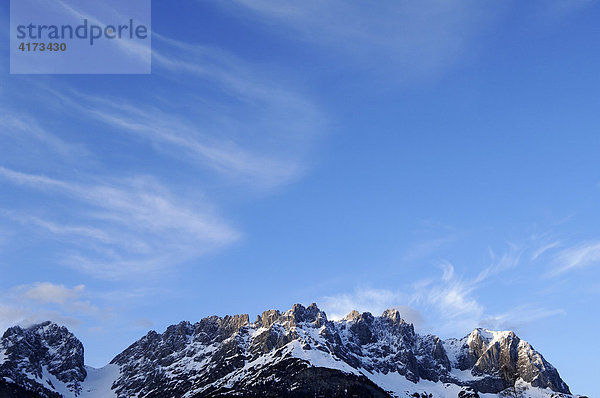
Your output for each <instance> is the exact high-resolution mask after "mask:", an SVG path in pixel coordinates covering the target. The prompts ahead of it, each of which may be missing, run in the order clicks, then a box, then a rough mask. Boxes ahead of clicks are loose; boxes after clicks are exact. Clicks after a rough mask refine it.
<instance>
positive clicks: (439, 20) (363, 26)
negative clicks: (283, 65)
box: [219, 0, 501, 82]
mask: <svg viewBox="0 0 600 398" xmlns="http://www.w3.org/2000/svg"><path fill="white" fill-rule="evenodd" d="M219 4H220V5H221V6H223V7H225V8H226V9H228V10H230V11H231V12H232V13H234V14H241V15H244V16H246V14H247V12H248V11H250V12H251V14H250V15H253V16H254V17H255V18H257V19H259V20H260V21H264V22H266V25H267V26H273V27H276V28H277V29H278V33H279V32H280V31H281V29H287V31H288V33H289V34H290V36H291V37H295V38H301V39H303V40H306V41H309V42H311V43H316V44H319V45H322V46H325V47H327V48H328V49H329V50H331V51H334V52H336V53H338V54H343V55H345V56H349V57H351V58H352V59H353V61H352V63H353V64H354V65H362V66H366V67H368V68H369V69H372V70H376V71H380V72H382V71H383V72H384V73H385V74H386V75H387V76H388V79H386V81H388V82H389V81H393V80H396V81H399V80H405V81H406V80H409V79H412V78H414V77H415V76H423V75H427V76H430V75H432V74H438V73H440V72H442V71H444V70H445V69H446V68H448V67H450V66H453V65H454V64H455V63H457V62H458V60H459V59H460V57H461V56H462V55H463V54H464V52H465V51H466V46H467V43H468V42H469V41H470V40H472V38H473V36H475V34H476V33H478V32H479V31H480V30H481V29H483V28H484V27H485V26H486V25H489V20H490V19H492V18H493V15H497V13H498V12H499V10H500V9H501V7H499V6H494V7H490V5H485V4H482V3H480V2H444V1H438V0H433V1H424V2H422V1H421V2H398V1H383V2H380V3H379V4H378V5H377V7H369V6H368V4H366V3H365V2H361V1H358V2H344V1H341V0H340V1H338V0H334V1H328V2H322V1H316V0H308V1H303V2H292V1H278V2H272V1H268V0H237V1H236V2H235V4H236V6H234V5H231V4H229V3H227V4H224V3H219ZM365 6H367V7H365ZM240 9H241V10H243V11H246V13H244V14H242V13H241V10H240ZM284 31H285V30H284Z"/></svg>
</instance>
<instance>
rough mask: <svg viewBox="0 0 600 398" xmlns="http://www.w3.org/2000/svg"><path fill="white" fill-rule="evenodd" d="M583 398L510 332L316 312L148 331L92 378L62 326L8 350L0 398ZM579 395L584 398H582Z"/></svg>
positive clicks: (42, 328) (13, 337)
mask: <svg viewBox="0 0 600 398" xmlns="http://www.w3.org/2000/svg"><path fill="white" fill-rule="evenodd" d="M226 396H237V397H413V398H417V397H418V398H434V397H444V398H445V397H452V398H454V397H456V398H478V397H481V398H490V397H531V398H571V397H575V396H574V395H572V394H571V391H570V389H569V387H568V386H567V384H566V383H565V382H564V381H563V380H562V379H561V377H560V375H559V373H558V371H557V370H556V369H555V368H554V367H553V366H552V365H551V364H550V363H548V362H547V361H546V360H545V359H544V357H543V356H542V355H541V354H540V353H539V352H537V351H536V350H535V349H534V348H533V347H532V346H531V345H530V344H529V343H527V342H526V341H524V340H521V339H520V338H519V337H518V336H516V335H515V333H513V332H511V331H500V332H498V331H490V330H487V329H475V330H474V331H473V332H471V333H470V334H469V335H467V336H465V337H463V338H461V339H447V340H442V339H440V338H439V337H437V336H435V335H420V334H418V333H416V332H415V329H414V326H413V325H412V324H410V323H407V322H405V321H404V320H403V319H402V317H401V315H400V313H399V312H398V311H397V310H394V309H390V310H386V311H384V312H383V314H382V315H381V316H374V315H372V314H371V313H368V312H364V313H359V312H357V311H352V312H351V313H350V314H348V315H347V316H346V317H345V318H343V319H341V320H337V321H333V320H328V319H327V316H326V314H325V312H323V311H321V310H320V309H319V308H318V307H317V305H316V304H311V305H309V306H308V307H304V306H302V305H300V304H296V305H294V306H293V308H292V309H290V310H288V311H285V312H280V311H277V310H269V311H265V312H263V313H262V314H261V315H259V316H258V317H257V319H256V320H255V321H254V322H251V321H250V319H249V316H248V315H234V316H225V317H217V316H211V317H207V318H204V319H202V320H201V321H199V322H197V323H190V322H181V323H179V324H177V325H172V326H169V327H168V328H167V329H166V331H164V332H163V333H162V334H159V333H157V332H155V331H150V332H149V333H148V334H146V335H145V336H144V337H142V338H141V339H139V340H138V341H136V342H135V343H133V344H132V345H131V346H129V347H128V348H127V349H126V350H125V351H123V352H121V353H120V354H118V355H117V356H116V357H115V358H114V359H113V360H112V361H111V362H110V363H109V364H108V365H106V366H104V367H102V368H99V369H96V368H92V367H89V366H86V365H85V364H84V347H83V345H82V343H81V342H80V341H79V340H78V339H77V338H76V337H75V336H74V335H73V334H72V333H71V332H70V331H69V330H68V329H67V328H65V327H64V326H59V325H57V324H55V323H52V322H44V323H40V324H37V325H33V326H30V327H27V328H23V327H20V326H14V327H11V328H9V329H8V330H6V332H5V333H4V334H3V336H2V338H1V340H0V398H33V397H36V398H38V397H45V398H59V397H65V398H74V397H82V398H84V397H85V398H131V397H138V398H142V397H145V398H201V397H226ZM577 397H581V398H583V397H582V396H577Z"/></svg>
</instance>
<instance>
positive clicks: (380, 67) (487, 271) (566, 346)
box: [0, 0, 600, 396]
mask: <svg viewBox="0 0 600 398" xmlns="http://www.w3.org/2000/svg"><path fill="white" fill-rule="evenodd" d="M430 3H434V4H430ZM152 13H153V26H152V28H153V40H152V45H153V59H152V62H153V64H152V74H151V75H148V76H145V75H139V76H133V75H129V76H128V75H81V76H76V75H64V76H61V75H47V76H26V75H24V76H19V75H9V74H8V57H7V56H6V54H7V52H8V47H7V46H8V23H9V21H8V7H7V5H6V4H3V6H2V9H1V18H2V19H1V21H2V25H4V32H5V38H6V40H3V41H2V43H0V47H1V49H2V52H3V54H4V55H3V58H4V62H2V64H1V65H2V66H1V68H2V71H1V73H2V77H1V78H0V79H1V80H0V270H1V272H2V278H0V299H1V300H0V327H1V328H6V327H8V326H10V325H12V324H16V323H20V324H27V323H31V322H36V321H40V320H45V319H52V320H55V321H57V322H60V323H62V324H65V325H67V326H69V327H70V328H71V329H72V330H73V331H74V332H75V333H76V334H77V336H78V337H79V338H80V339H81V340H82V341H83V342H84V344H85V346H86V360H87V361H88V363H89V364H91V365H93V366H102V365H104V364H106V363H107V362H108V361H109V360H110V359H111V358H112V357H113V356H114V355H115V354H117V353H118V352H120V351H121V350H122V349H124V348H125V347H126V346H127V345H129V344H130V343H131V342H132V341H134V340H135V339H137V338H139V337H140V336H142V335H143V334H145V333H146V332H147V331H148V330H149V329H156V330H158V331H162V330H164V329H165V328H166V326H168V325H169V324H173V323H176V322H179V321H181V320H191V321H197V320H199V319H201V318H202V317H204V316H208V315H213V314H217V315H225V314H234V313H249V314H250V315H251V317H252V316H255V315H257V314H258V313H260V312H262V311H263V310H266V309H270V308H278V309H282V310H285V309H287V308H290V306H291V305H292V304H294V303H296V302H301V303H304V304H309V303H311V302H313V301H316V302H317V303H318V304H319V306H320V307H321V308H323V309H324V310H326V312H327V313H328V315H329V316H330V317H340V316H343V315H344V314H345V313H347V312H349V311H350V310H351V309H358V310H362V311H373V312H375V313H380V312H381V311H383V310H384V309H386V308H389V307H399V308H400V309H401V312H402V313H403V315H404V317H405V318H406V319H408V320H410V321H412V322H414V323H415V325H416V327H417V329H418V330H419V331H421V332H423V333H428V332H433V333H438V334H439V335H441V336H442V337H450V336H462V335H465V334H467V333H468V332H469V331H470V330H472V329H473V328H475V327H477V326H483V327H489V328H494V329H514V330H515V331H516V332H517V334H519V336H521V337H522V338H524V339H526V340H528V341H529V342H530V343H531V344H532V345H533V346H534V347H535V348H536V349H538V350H540V351H541V352H542V353H543V355H544V356H545V357H546V358H547V359H548V360H549V361H550V362H551V363H553V364H554V365H555V366H556V367H557V368H558V369H559V371H560V372H561V375H562V376H563V378H564V379H565V381H566V382H567V383H568V384H569V385H570V386H571V389H572V390H573V391H574V392H577V393H582V394H588V395H590V396H594V395H598V394H599V393H600V390H598V386H597V383H596V382H595V380H594V376H595V375H596V372H595V370H596V368H597V364H596V363H595V361H594V359H595V358H596V357H597V356H598V355H600V351H599V349H598V345H597V344H596V343H595V341H596V339H597V334H598V332H597V331H598V329H599V328H600V324H599V321H598V319H599V317H598V315H600V314H599V313H598V312H599V310H598V309H597V303H598V300H599V298H600V279H599V276H600V267H599V266H600V233H599V230H598V225H599V222H600V212H599V206H600V175H599V174H600V167H599V166H600V160H599V159H600V158H599V155H598V154H599V153H600V138H599V137H600V134H599V130H598V129H599V127H600V112H598V109H599V106H600V98H599V97H598V93H599V92H600V75H599V74H598V70H600V52H599V48H600V47H599V46H600V33H599V30H598V20H599V18H600V10H599V9H598V5H597V3H594V2H591V1H565V0H554V1H545V2H541V1H533V2H527V4H524V3H523V2H517V1H508V2H497V3H495V4H494V3H492V2H485V3H482V2H475V1H472V2H471V1H463V2H427V3H425V2H391V1H390V2H381V3H380V4H379V6H378V8H372V7H368V6H367V4H366V3H365V2H352V3H349V2H338V1H330V2H327V3H326V4H325V3H323V2H318V1H304V2H301V3H300V2H296V3H294V2H277V3H274V2H267V1H256V0H252V1H249V0H248V1H246V0H237V1H233V2H229V3H225V2H212V1H191V0H186V1H181V2H179V3H178V6H177V8H174V7H172V6H170V5H169V4H168V2H159V1H154V2H153V9H152Z"/></svg>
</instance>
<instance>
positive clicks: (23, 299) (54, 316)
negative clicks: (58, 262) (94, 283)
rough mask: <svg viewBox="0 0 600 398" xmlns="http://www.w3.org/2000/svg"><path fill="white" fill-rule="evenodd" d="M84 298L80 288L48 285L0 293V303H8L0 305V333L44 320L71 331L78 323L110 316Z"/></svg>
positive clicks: (46, 283) (78, 286)
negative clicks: (63, 326) (0, 301)
mask: <svg viewBox="0 0 600 398" xmlns="http://www.w3.org/2000/svg"><path fill="white" fill-rule="evenodd" d="M87 296H88V294H87V292H86V287H85V286H84V285H77V286H74V287H67V286H65V285H62V284H55V283H51V282H35V283H31V284H27V285H19V286H15V287H13V288H12V289H9V290H7V291H4V292H0V298H1V299H2V301H3V302H4V303H10V304H4V303H2V304H0V333H2V332H3V331H4V330H5V329H7V328H9V327H11V326H15V325H20V326H24V327H27V326H30V325H32V324H35V323H38V322H44V321H48V320H51V321H54V322H57V323H59V324H61V325H66V326H68V327H71V328H74V327H78V326H79V325H80V324H81V323H82V319H85V318H93V319H105V318H106V317H107V316H110V312H111V310H110V309H109V308H100V307H97V306H95V305H93V304H92V303H91V302H90V301H89V300H87V299H86V297H87Z"/></svg>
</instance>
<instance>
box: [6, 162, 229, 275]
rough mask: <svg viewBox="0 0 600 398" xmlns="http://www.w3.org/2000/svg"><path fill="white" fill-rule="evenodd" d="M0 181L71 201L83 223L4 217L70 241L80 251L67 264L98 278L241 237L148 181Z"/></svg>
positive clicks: (206, 209) (22, 177) (16, 175)
mask: <svg viewBox="0 0 600 398" xmlns="http://www.w3.org/2000/svg"><path fill="white" fill-rule="evenodd" d="M0 178H2V179H4V180H5V181H8V182H11V183H13V184H17V185H20V186H23V187H26V188H29V189H34V190H42V191H46V192H47V193H49V194H51V195H56V196H57V197H64V198H67V199H69V200H72V201H73V203H74V207H73V208H72V213H71V214H70V216H69V219H79V220H81V222H82V223H84V224H83V225H68V224H65V223H58V222H53V221H48V220H45V219H42V218H39V217H33V216H22V215H14V212H6V211H4V212H3V214H4V215H5V216H8V217H11V218H13V219H16V220H18V221H20V222H22V223H31V224H33V225H35V226H37V227H39V228H40V229H41V230H43V231H46V232H48V233H50V234H52V235H56V236H60V237H61V238H65V237H66V238H69V241H70V242H71V243H73V245H74V248H78V250H75V251H74V252H73V253H72V254H70V255H68V256H67V257H66V262H67V263H68V264H69V265H71V266H72V267H75V268H77V269H80V270H84V271H86V272H90V273H92V274H95V275H97V276H101V277H106V278H116V277H119V276H124V275H128V274H131V273H133V274H140V273H144V272H148V271H152V270H153V269H154V270H156V269H160V268H165V267H168V266H172V265H175V264H177V263H179V262H181V261H184V260H185V259H188V258H190V257H194V256H197V255H199V254H201V253H204V252H206V251H209V250H214V249H216V248H218V247H221V246H223V245H226V244H229V243H231V242H233V241H235V240H236V239H237V238H238V237H239V234H238V232H237V231H235V230H234V229H233V228H231V227H230V226H228V225H226V224H225V223H223V222H222V221H221V220H220V219H219V218H218V217H217V216H216V214H215V211H214V210H213V209H211V207H210V206H208V205H206V204H204V205H202V204H201V203H198V202H200V201H196V203H194V205H191V204H189V203H184V202H182V201H180V200H177V199H176V198H175V197H173V195H171V194H170V192H169V191H167V189H166V188H164V187H163V186H162V185H160V184H159V183H157V182H156V181H155V180H153V179H152V178H148V177H136V178H132V179H128V180H118V181H111V182H103V183H96V184H80V183H73V182H66V181H62V180H56V179H52V178H49V177H46V176H42V175H32V174H27V173H21V172H18V171H14V170H10V169H7V168H3V167H0ZM90 248H92V249H93V250H91V251H93V252H94V253H95V254H94V256H91V254H90Z"/></svg>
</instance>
